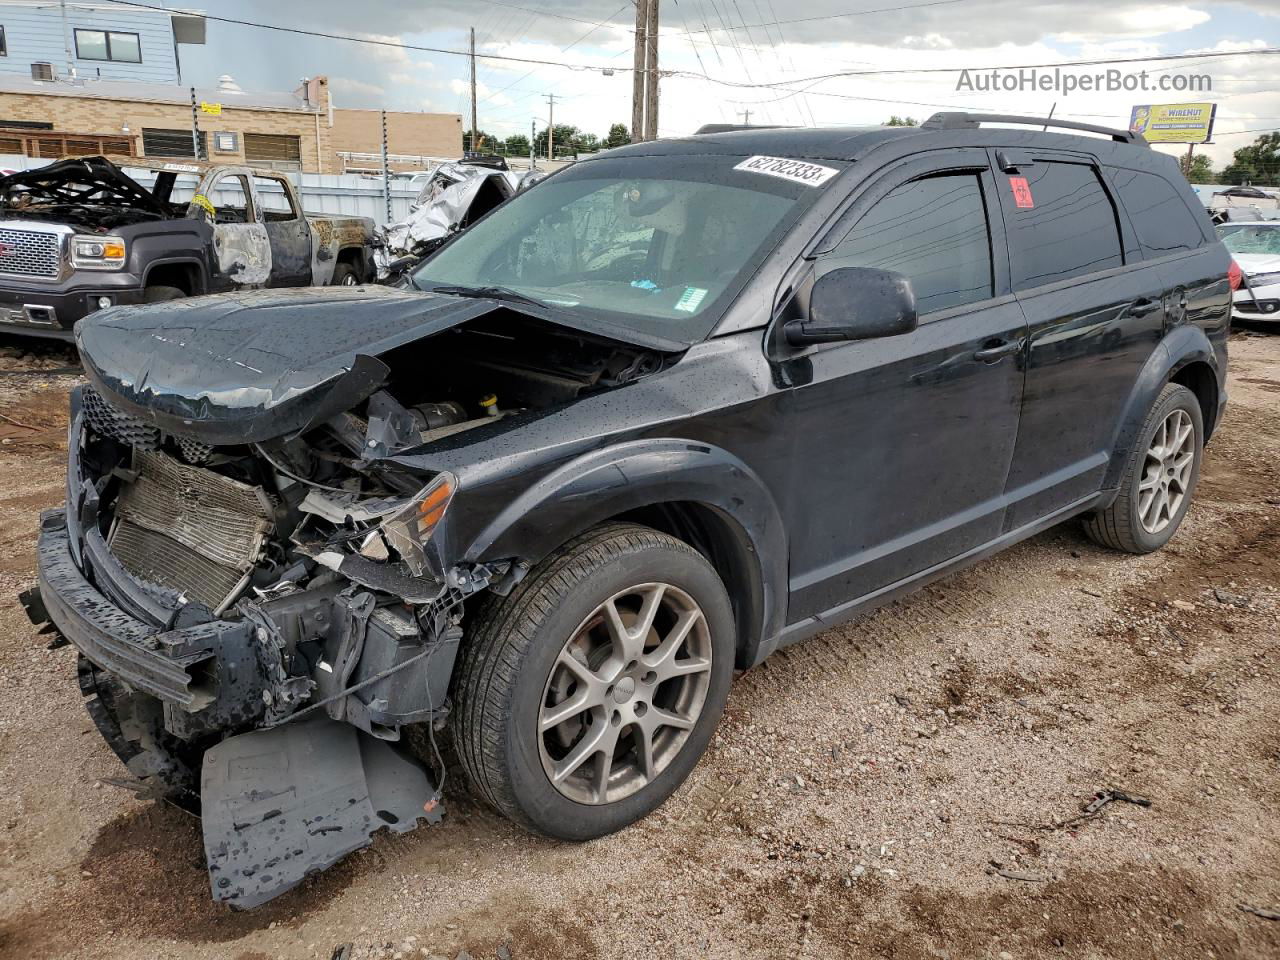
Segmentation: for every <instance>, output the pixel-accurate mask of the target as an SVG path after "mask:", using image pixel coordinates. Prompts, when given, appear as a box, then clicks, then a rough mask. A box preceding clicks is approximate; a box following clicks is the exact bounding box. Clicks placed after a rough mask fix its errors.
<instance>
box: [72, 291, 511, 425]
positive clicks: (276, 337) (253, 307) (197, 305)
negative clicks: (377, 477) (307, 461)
mask: <svg viewBox="0 0 1280 960" xmlns="http://www.w3.org/2000/svg"><path fill="white" fill-rule="evenodd" d="M500 306H504V307H505V306H508V305H505V304H502V305H500V304H498V303H497V302H495V301H493V300H463V299H459V298H457V297H448V296H434V295H431V294H426V293H419V292H410V291H404V290H395V289H391V288H389V287H372V286H370V287H326V288H319V289H317V288H307V289H282V290H280V289H278V290H254V291H246V292H240V293H227V294H218V295H213V296H207V297H197V298H194V299H191V300H174V301H170V302H167V303H165V304H162V305H161V304H155V305H151V306H121V307H112V308H109V309H107V310H103V311H100V312H97V313H92V314H90V315H89V316H88V317H86V318H85V319H84V320H82V321H80V323H79V324H77V326H76V343H77V345H78V346H79V348H80V356H81V359H82V360H83V362H84V368H85V372H86V374H87V375H88V378H89V380H90V381H91V382H92V383H93V385H94V387H95V388H97V390H98V391H99V392H100V393H102V394H103V395H104V396H106V397H107V398H109V399H110V400H111V401H112V402H114V403H115V404H117V405H118V406H120V407H121V408H123V409H125V410H127V411H129V412H130V413H132V414H134V415H135V416H138V417H141V418H143V419H144V420H146V421H148V422H150V423H154V424H155V425H156V426H158V427H159V428H160V429H161V430H163V431H165V432H166V433H171V434H176V435H178V436H187V437H191V438H192V439H197V440H200V441H202V442H204V443H209V444H214V445H221V444H239V443H256V442H260V441H262V440H268V439H273V438H275V437H281V436H286V435H289V434H293V433H296V432H297V431H299V430H302V429H304V428H305V427H307V426H308V425H309V424H311V423H314V422H318V421H320V420H323V419H326V418H328V417H332V416H335V415H337V414H338V413H341V412H342V411H343V410H346V409H349V408H350V407H352V406H355V405H356V404H357V403H359V402H360V401H361V400H363V399H365V398H366V397H368V396H369V395H370V394H372V393H373V392H374V391H375V390H377V389H378V387H379V386H380V385H381V383H382V381H383V379H384V378H385V376H386V374H387V367H386V365H385V364H383V363H382V362H380V361H379V360H378V359H376V358H377V357H379V356H380V355H382V354H384V353H386V352H387V351H389V350H392V349H394V348H396V347H399V346H403V345H404V344H407V343H410V342H412V341H414V340H419V339H422V338H423V337H428V336H431V335H433V334H436V333H440V332H441V331H443V330H447V329H448V328H450V327H453V326H456V325H457V324H459V323H462V322H465V321H467V320H470V319H473V318H475V317H478V316H481V315H483V314H485V313H489V312H491V311H493V310H495V309H498V308H499V307H500Z"/></svg>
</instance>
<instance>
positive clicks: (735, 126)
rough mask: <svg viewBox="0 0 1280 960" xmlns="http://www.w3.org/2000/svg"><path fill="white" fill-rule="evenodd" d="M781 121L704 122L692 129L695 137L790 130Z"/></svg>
mask: <svg viewBox="0 0 1280 960" xmlns="http://www.w3.org/2000/svg"><path fill="white" fill-rule="evenodd" d="M790 129H792V128H791V127H788V126H787V125H786V124H782V123H704V124H703V125H702V126H700V127H699V128H698V129H697V130H695V131H693V135H694V136H695V137H696V136H698V135H699V134H701V133H734V132H736V131H738V130H790Z"/></svg>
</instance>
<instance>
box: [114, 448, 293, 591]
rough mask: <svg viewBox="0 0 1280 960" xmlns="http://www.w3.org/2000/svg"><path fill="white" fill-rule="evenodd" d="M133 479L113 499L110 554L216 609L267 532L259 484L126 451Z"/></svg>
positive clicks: (266, 507) (240, 580) (239, 583)
mask: <svg viewBox="0 0 1280 960" xmlns="http://www.w3.org/2000/svg"><path fill="white" fill-rule="evenodd" d="M133 469H134V470H135V471H137V474H138V477H137V479H136V480H134V481H133V482H132V483H130V484H128V485H127V486H126V487H125V488H124V490H123V492H121V494H120V498H119V500H118V502H117V504H116V518H115V526H114V527H113V529H112V531H111V539H110V546H111V552H112V553H113V554H115V556H116V558H117V559H119V561H120V562H121V563H122V564H123V565H124V567H125V569H126V570H128V571H129V572H130V573H131V574H133V575H134V576H135V577H137V578H138V579H139V580H145V581H146V582H148V583H155V584H159V585H160V586H163V587H168V588H169V589H171V590H177V591H180V592H182V593H184V594H185V595H186V596H187V597H189V598H191V599H192V600H198V601H199V602H200V603H203V604H204V605H205V606H206V607H208V608H209V609H210V610H212V611H213V612H214V613H220V612H221V611H222V610H223V609H224V608H225V607H227V606H228V605H229V604H230V603H231V602H232V601H233V600H235V598H236V597H237V596H238V595H239V593H240V591H241V590H242V589H243V588H244V585H245V581H246V580H247V578H248V575H249V572H250V571H251V570H252V569H253V565H254V564H255V563H256V562H257V561H258V559H259V558H260V557H261V555H262V548H263V544H264V542H265V540H266V537H267V535H268V534H269V533H270V532H271V529H272V521H271V501H270V500H269V499H268V498H267V495H266V493H265V492H264V491H263V490H262V488H261V487H251V486H249V485H248V484H244V483H240V482H238V481H236V480H232V479H231V478H230V477H224V476H222V475H221V474H217V473H214V472H213V471H211V470H203V469H201V468H199V467H188V466H186V465H185V464H181V463H179V462H178V461H176V460H174V459H173V458H171V457H168V456H166V455H165V454H163V453H155V452H149V451H146V450H139V449H136V448H135V449H134V452H133Z"/></svg>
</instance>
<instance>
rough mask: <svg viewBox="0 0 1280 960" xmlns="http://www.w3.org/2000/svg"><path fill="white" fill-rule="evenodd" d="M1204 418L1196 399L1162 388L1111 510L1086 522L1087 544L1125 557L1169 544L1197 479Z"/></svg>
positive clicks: (1183, 389) (1173, 388)
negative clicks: (1115, 551)
mask: <svg viewBox="0 0 1280 960" xmlns="http://www.w3.org/2000/svg"><path fill="white" fill-rule="evenodd" d="M1203 445H1204V419H1203V415H1202V414H1201V412H1200V402H1199V401H1198V400H1197V399H1196V395H1195V394H1194V393H1192V392H1191V391H1190V390H1188V389H1187V388H1186V387H1184V386H1182V385H1181V384H1177V383H1170V384H1166V385H1165V388H1164V389H1163V390H1162V391H1161V392H1160V396H1159V397H1158V398H1157V400H1156V402H1155V404H1154V405H1153V406H1152V408H1151V411H1150V413H1148V414H1147V419H1146V422H1145V423H1144V424H1143V427H1142V432H1141V433H1140V434H1139V435H1138V443H1137V445H1136V446H1135V447H1134V451H1133V453H1132V454H1131V455H1130V458H1129V462H1128V464H1127V465H1126V467H1125V473H1124V478H1123V479H1122V480H1121V481H1120V493H1119V495H1117V497H1116V499H1115V501H1114V502H1113V503H1112V504H1111V506H1109V507H1107V508H1106V509H1105V510H1100V511H1098V512H1097V513H1095V514H1092V515H1091V516H1089V517H1087V518H1086V519H1085V523H1084V529H1085V533H1087V534H1088V535H1089V537H1090V539H1092V540H1094V541H1095V542H1097V543H1100V544H1102V545H1103V546H1104V547H1111V548H1112V549H1114V550H1124V551H1126V552H1128V553H1150V552H1151V551H1153V550H1158V549H1160V548H1161V547H1163V546H1164V545H1165V544H1166V543H1168V542H1169V540H1170V538H1171V537H1172V536H1173V535H1174V533H1176V532H1177V530H1178V526H1179V525H1180V524H1181V523H1182V518H1183V517H1184V516H1186V513H1187V508H1188V507H1189V506H1190V505H1191V495H1192V493H1193V491H1194V490H1195V487H1196V481H1197V480H1198V479H1199V477H1200V458H1201V454H1202V452H1203Z"/></svg>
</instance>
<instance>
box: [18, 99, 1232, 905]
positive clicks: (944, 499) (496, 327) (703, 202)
mask: <svg viewBox="0 0 1280 960" xmlns="http://www.w3.org/2000/svg"><path fill="white" fill-rule="evenodd" d="M992 120H994V121H1000V122H1002V123H1004V124H1006V125H1008V124H1016V123H1023V124H1026V123H1034V124H1035V125H1036V126H1040V125H1041V124H1043V123H1044V121H1043V120H1039V119H1036V120H1026V119H1025V118H1022V119H1020V118H1013V117H978V116H972V115H964V114H939V115H938V116H935V117H934V118H932V119H931V120H930V121H928V122H927V123H925V124H924V125H923V126H921V127H919V128H907V127H898V128H872V129H845V130H831V129H824V130H803V129H794V130H792V129H785V130H784V129H775V130H770V129H748V130H736V131H734V130H731V131H727V132H717V133H709V134H702V135H695V136H692V137H686V138H683V139H677V140H666V141H658V142H653V143H643V144H636V145H633V146H629V147H624V148H622V149H619V150H613V151H610V152H608V153H606V154H603V155H601V156H600V157H598V158H593V159H590V160H587V161H585V162H580V163H577V164H574V165H573V166H571V167H569V168H567V169H565V170H563V171H561V172H559V173H557V174H555V175H554V176H552V177H549V178H548V179H547V180H545V181H544V182H542V183H540V184H538V185H537V186H535V187H533V188H531V189H530V190H528V191H527V192H524V193H521V194H519V195H517V196H516V197H515V198H514V199H512V200H511V201H509V202H508V203H506V204H505V205H503V206H501V207H500V208H498V209H497V210H495V211H494V212H492V213H491V214H489V215H488V216H487V217H486V218H484V219H483V220H481V221H479V222H478V223H476V224H475V225H474V226H473V227H471V228H470V229H469V230H468V231H467V232H465V233H463V234H461V235H459V236H458V237H456V238H455V239H454V240H452V241H451V242H450V243H449V244H447V245H446V246H444V247H443V248H442V249H441V250H440V251H439V252H438V253H437V254H435V255H434V256H433V257H432V258H431V259H430V260H428V261H427V262H426V263H425V264H424V265H422V266H421V267H420V268H419V269H418V270H416V271H415V272H414V273H413V275H412V276H411V278H410V279H409V281H408V284H407V285H406V286H404V287H403V288H401V289H389V288H379V287H368V288H364V287H355V288H341V289H332V290H327V291H320V290H308V291H259V292H254V293H248V294H237V295H223V296H212V297H205V298H201V299H198V300H190V301H186V302H183V303H178V304H173V305H157V306H152V307H117V308H113V309H109V310H104V311H102V312H100V313H97V314H94V315H93V316H92V317H90V318H88V319H87V320H85V321H84V322H82V323H81V324H80V326H79V328H78V332H77V337H78V343H79V346H80V350H81V355H82V357H83V359H84V364H85V369H86V372H87V374H88V379H89V381H90V382H89V384H88V385H87V386H85V387H83V388H81V389H80V390H78V391H77V392H76V394H75V395H74V398H73V426H72V434H71V436H72V442H71V445H70V450H69V461H70V462H69V477H68V487H67V489H68V503H67V507H66V509H65V510H59V511H56V512H51V513H48V514H45V515H44V517H43V518H42V521H41V532H40V547H39V553H40V586H39V590H38V591H32V592H31V593H29V594H27V595H26V597H25V602H26V604H27V607H28V610H29V612H30V613H31V615H32V618H33V620H35V621H36V622H39V623H44V622H48V623H51V624H52V625H53V627H55V628H56V629H57V630H58V631H59V632H60V633H61V634H62V635H63V636H65V638H66V639H67V640H69V641H70V642H71V643H72V644H74V646H75V647H76V648H77V650H78V651H79V665H80V680H81V684H82V687H83V689H84V691H85V694H86V696H87V697H88V700H89V707H90V710H91V711H92V713H93V716H94V718H95V720H96V721H97V723H98V726H99V727H100V728H101V730H102V731H103V733H104V735H105V736H106V737H107V739H108V740H109V741H110V743H111V745H112V747H113V748H114V749H115V750H116V751H117V752H118V753H119V755H120V756H121V757H122V758H123V759H124V760H125V761H126V763H127V764H128V765H129V767H130V769H131V770H133V771H134V772H135V773H137V774H138V775H139V776H142V777H145V778H147V779H148V781H149V782H150V783H152V784H153V785H154V787H155V788H156V789H157V790H160V791H163V792H167V793H169V794H170V795H172V796H174V797H176V798H178V799H179V800H180V801H183V800H185V801H186V802H189V803H194V801H195V799H196V798H197V796H198V797H199V799H200V802H201V806H202V813H203V816H204V829H205V837H206V845H207V852H208V857H209V868H210V872H211V880H212V888H213V892H214V894H215V896H217V897H219V898H220V899H225V900H231V901H233V902H235V903H237V904H239V905H242V906H251V905H253V904H254V903H257V902H260V901H262V900H264V899H266V898H268V897H270V896H272V895H274V894H275V893H278V892H279V891H280V890H281V889H283V888H286V887H287V886H289V885H290V884H292V883H294V882H296V881H297V880H298V879H299V878H300V877H301V876H303V874H304V873H306V872H307V871H309V870H312V869H315V868H317V867H321V866H324V865H326V864H328V863H330V862H332V861H333V860H335V859H336V858H337V857H339V856H341V855H342V854H344V853H346V852H348V851H350V850H352V849H354V848H355V847H357V846H359V845H361V844H363V843H366V842H368V836H369V834H370V833H371V832H372V831H374V830H376V829H377V828H379V827H382V826H391V827H392V828H393V829H396V830H404V829H409V828H410V827H412V826H413V825H415V824H416V823H417V821H418V819H419V818H422V817H424V816H426V817H428V818H433V817H435V816H436V815H438V813H437V801H438V796H437V790H436V787H435V786H434V785H433V782H432V780H431V779H430V776H429V775H428V773H427V772H426V771H425V770H424V769H423V767H422V766H421V765H419V764H418V763H416V762H414V761H412V760H411V759H408V758H407V756H406V754H405V753H404V752H402V751H401V750H400V749H399V748H393V747H391V746H389V744H390V743H391V742H393V741H401V742H402V743H404V744H405V745H407V746H410V747H412V748H414V750H415V751H416V753H417V754H418V755H419V756H421V757H423V758H425V759H426V760H427V761H429V762H430V763H431V764H432V765H433V766H435V768H436V770H437V774H436V775H438V774H439V773H442V767H441V765H440V763H439V756H440V755H439V752H438V751H437V750H436V735H437V733H439V734H444V733H445V732H446V730H447V731H448V732H449V734H450V736H449V739H451V740H452V743H453V747H454V749H455V751H456V754H457V756H458V758H459V759H460V761H461V765H462V767H463V768H464V769H465V770H466V772H467V775H468V776H469V778H470V781H471V784H472V787H473V788H474V790H475V792H476V793H477V794H479V795H480V796H481V797H483V798H484V799H485V800H487V801H488V802H489V803H491V804H492V805H493V806H494V807H496V808H497V809H498V810H500V811H501V812H503V813H504V814H506V815H507V816H508V817H510V818H512V819H513V820H515V821H517V822H518V823H520V824H523V825H524V826H526V827H528V828H530V829H533V830H537V831H541V832H543V833H546V834H550V835H553V836H556V837H562V838H573V839H585V838H589V837H595V836H599V835H601V834H604V833H607V832H609V831H612V830H617V829H618V828H620V827H623V826H625V825H626V824H628V823H631V822H632V821H634V820H636V819H637V818H638V817H642V816H644V815H645V814H647V813H648V812H649V811H651V810H653V809H654V808H655V807H656V806H657V805H659V804H660V803H662V802H663V800H664V799H665V798H666V797H667V796H669V795H670V794H671V792H672V791H673V790H674V789H675V788H676V787H677V786H678V785H679V784H680V782H681V781H682V780H683V779H684V778H685V777H686V776H687V775H688V774H689V772H690V770H691V769H692V768H693V766H694V765H695V764H696V763H697V761H698V757H699V755H700V754H701V753H702V752H703V750H704V748H705V747H706V745H707V742H708V740H709V738H710V737H711V734H712V731H713V728H714V727H715V725H716V722H717V720H718V718H719V716H720V713H721V711H722V709H723V707H724V703H725V698H726V695H727V693H728V689H729V683H730V679H731V677H732V675H733V671H734V669H735V668H737V669H746V668H749V667H751V666H752V665H754V664H757V663H759V662H760V661H761V660H763V659H764V658H765V657H767V656H768V655H769V654H770V653H772V652H773V651H774V650H776V649H778V648H779V647H780V646H783V645H786V644H789V643H794V642H796V641H798V640H801V639H803V638H804V637H807V636H810V635H812V634H814V633H817V632H819V631H821V630H825V629H827V628H828V627H830V626H832V625H834V624H836V623H839V622H841V621H843V620H847V619H849V618H850V617H853V616H856V615H858V614H860V613H862V612H864V611H866V610H869V609H871V608H873V607H875V606H876V605H878V604H882V603H884V602H886V601H887V600H890V599H891V598H893V597H895V596H897V595H899V594H902V593H903V592H905V591H908V590H912V589H914V588H916V587H918V586H920V585H922V584H924V583H927V582H929V581H931V580H933V579H936V578H937V577H940V576H942V575H944V574H946V573H948V572H950V571H952V570H955V569H957V568H959V567H962V566H964V565H966V564H968V563H972V562H973V561H975V560H977V559H979V558H980V557H983V556H985V555H987V554H990V553H992V552H993V551H995V550H999V549H1001V548H1003V547H1006V546H1009V545H1010V544H1013V543H1015V542H1017V541H1019V540H1022V539H1023V538H1025V537H1028V536H1031V535H1032V534H1035V533H1036V532H1038V531H1041V530H1044V529H1045V528H1047V527H1049V526H1051V525H1053V524H1056V523H1060V522H1062V521H1064V520H1067V519H1069V518H1071V517H1076V516H1081V517H1083V518H1084V523H1085V529H1086V530H1087V531H1088V533H1089V535H1090V536H1092V537H1093V538H1094V539H1095V540H1097V541H1098V542H1100V543H1103V544H1105V545H1107V546H1110V547H1114V548H1117V549H1120V550H1127V551H1131V552H1134V553H1143V552H1147V551H1150V550H1155V549H1157V548H1158V547H1160V546H1161V545H1163V544H1164V543H1165V542H1166V541H1167V540H1168V539H1169V538H1170V537H1171V536H1172V535H1173V533H1174V531H1175V530H1176V529H1177V527H1178V525H1179V523H1180V522H1181V521H1182V518H1183V516H1184V515H1185V513H1186V510H1187V507H1188V504H1189V502H1190V499H1191V496H1192V493H1193V491H1194V489H1195V485H1196V478H1197V474H1198V471H1199V467H1200V458H1201V450H1202V447H1203V444H1204V442H1205V441H1206V439H1207V438H1208V437H1209V436H1210V434H1211V433H1212V431H1213V427H1214V425H1215V424H1216V423H1217V422H1218V420H1219V417H1220V415H1221V412H1222V409H1223V404H1224V402H1225V399H1226V396H1225V391H1224V386H1223V384H1224V377H1225V372H1226V363H1227V358H1226V336H1227V328H1228V317H1229V308H1230V302H1231V282H1230V280H1229V279H1228V276H1229V268H1230V267H1231V258H1230V257H1229V255H1228V254H1227V252H1226V251H1225V249H1224V248H1223V246H1222V244H1221V243H1219V242H1218V240H1217V239H1216V237H1215V236H1214V233H1213V229H1212V227H1211V226H1210V223H1209V219H1208V216H1207V215H1206V214H1205V212H1204V210H1203V209H1202V207H1201V206H1200V205H1199V204H1198V203H1197V202H1196V200H1195V198H1194V196H1193V195H1192V193H1191V190H1190V189H1189V188H1188V186H1187V184H1186V183H1185V181H1184V180H1183V179H1182V177H1181V176H1180V174H1179V172H1178V168H1177V166H1176V165H1175V163H1174V161H1173V160H1172V159H1170V158H1169V157H1166V156H1162V155H1160V154H1157V153H1154V152H1152V151H1151V150H1150V149H1148V148H1147V147H1146V145H1145V144H1144V143H1143V142H1142V140H1141V138H1140V137H1138V136H1136V135H1133V134H1129V133H1127V132H1119V131H1107V130H1100V129H1099V128H1093V127H1087V126H1083V125H1078V124H1076V125H1073V124H1067V123H1055V124H1054V126H1056V127H1062V128H1073V129H1077V130H1084V131H1092V132H1094V133H1098V132H1101V133H1103V134H1105V137H1103V138H1098V137H1090V136H1082V135H1079V134H1063V133H1047V132H1041V131H1039V130H1034V131H1028V130H1025V129H1011V128H1008V127H1007V126H1006V127H1003V128H1000V127H990V126H987V127H984V126H983V122H985V121H992Z"/></svg>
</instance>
